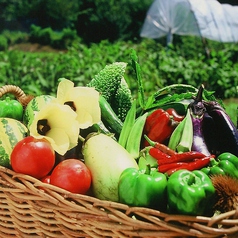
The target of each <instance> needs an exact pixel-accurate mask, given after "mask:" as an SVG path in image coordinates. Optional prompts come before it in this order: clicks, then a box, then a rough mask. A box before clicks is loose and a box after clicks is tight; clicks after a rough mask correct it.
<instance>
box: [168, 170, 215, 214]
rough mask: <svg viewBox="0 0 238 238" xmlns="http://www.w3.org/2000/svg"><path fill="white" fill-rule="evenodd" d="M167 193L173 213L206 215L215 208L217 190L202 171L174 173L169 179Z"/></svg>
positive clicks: (170, 210) (169, 207) (179, 171)
mask: <svg viewBox="0 0 238 238" xmlns="http://www.w3.org/2000/svg"><path fill="white" fill-rule="evenodd" d="M167 192H168V209H169V212H172V213H176V214H186V215H204V214H205V212H206V213H208V210H211V209H212V207H213V205H212V203H213V202H212V201H214V195H215V188H214V186H213V184H212V181H211V179H210V178H209V177H208V176H207V175H206V174H205V173H203V172H202V171H200V170H194V171H188V170H178V171H176V172H174V173H173V174H172V175H171V176H170V177H169V178H168V185H167ZM208 205H209V206H210V207H208ZM208 208H211V209H208ZM209 212H210V211H209Z"/></svg>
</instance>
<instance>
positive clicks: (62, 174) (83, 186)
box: [50, 158, 92, 194]
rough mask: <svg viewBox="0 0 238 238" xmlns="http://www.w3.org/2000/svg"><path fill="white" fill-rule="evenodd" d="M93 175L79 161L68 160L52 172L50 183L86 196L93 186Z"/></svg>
mask: <svg viewBox="0 0 238 238" xmlns="http://www.w3.org/2000/svg"><path fill="white" fill-rule="evenodd" d="M91 181H92V177H91V173H90V170H89V169H88V168H87V166H86V165H85V164H84V163H83V162H82V161H81V160H78V159H73V158H72V159H66V160H64V161H62V162H60V163H59V164H58V165H57V166H56V167H55V168H54V169H53V171H52V173H51V176H50V183H51V184H52V185H55V186H57V187H60V188H63V189H65V190H67V191H69V192H71V193H79V194H86V193H87V192H88V190H89V188H90V186H91Z"/></svg>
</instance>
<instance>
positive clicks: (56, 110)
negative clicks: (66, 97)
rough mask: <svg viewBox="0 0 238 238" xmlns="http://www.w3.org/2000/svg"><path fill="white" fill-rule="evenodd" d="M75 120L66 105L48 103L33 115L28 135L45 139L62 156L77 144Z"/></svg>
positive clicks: (74, 114) (77, 133)
mask: <svg viewBox="0 0 238 238" xmlns="http://www.w3.org/2000/svg"><path fill="white" fill-rule="evenodd" d="M76 118H77V114H76V113H75V112H74V111H73V110H71V108H70V107H68V106H67V105H61V104H59V103H55V102H50V103H49V104H47V105H46V106H44V107H43V108H42V109H41V110H40V111H39V112H37V113H36V114H35V117H34V119H33V121H32V124H31V125H30V128H29V130H30V135H32V136H34V137H35V138H45V139H47V140H48V141H49V142H50V143H51V145H52V146H53V148H54V150H55V151H56V152H57V153H59V154H60V155H64V154H65V153H66V152H67V151H68V150H69V149H72V148H73V147H75V146H76V145H77V143H78V135H79V131H80V127H79V123H78V121H77V120H76Z"/></svg>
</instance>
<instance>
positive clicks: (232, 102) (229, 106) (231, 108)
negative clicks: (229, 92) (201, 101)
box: [223, 98, 238, 128]
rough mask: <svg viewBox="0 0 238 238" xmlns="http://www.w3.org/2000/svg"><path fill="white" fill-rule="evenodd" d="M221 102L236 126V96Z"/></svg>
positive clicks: (237, 112)
mask: <svg viewBox="0 0 238 238" xmlns="http://www.w3.org/2000/svg"><path fill="white" fill-rule="evenodd" d="M223 103H224V106H225V110H226V112H227V114H228V115H229V116H230V118H231V120H232V121H233V123H234V124H235V125H236V127H237V128H238V98H230V99H226V100H224V102H223Z"/></svg>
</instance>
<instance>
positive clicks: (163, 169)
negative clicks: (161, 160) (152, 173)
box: [158, 162, 188, 173]
mask: <svg viewBox="0 0 238 238" xmlns="http://www.w3.org/2000/svg"><path fill="white" fill-rule="evenodd" d="M187 164H188V163H186V162H175V163H170V164H162V165H159V166H158V171H159V172H161V173H165V172H166V171H168V170H170V169H175V168H177V167H181V166H185V165H187Z"/></svg>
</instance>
